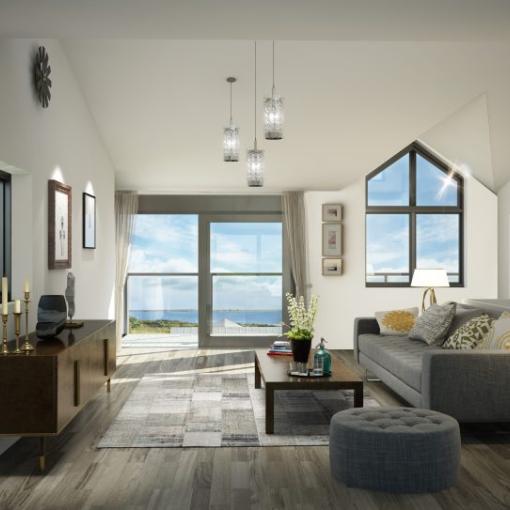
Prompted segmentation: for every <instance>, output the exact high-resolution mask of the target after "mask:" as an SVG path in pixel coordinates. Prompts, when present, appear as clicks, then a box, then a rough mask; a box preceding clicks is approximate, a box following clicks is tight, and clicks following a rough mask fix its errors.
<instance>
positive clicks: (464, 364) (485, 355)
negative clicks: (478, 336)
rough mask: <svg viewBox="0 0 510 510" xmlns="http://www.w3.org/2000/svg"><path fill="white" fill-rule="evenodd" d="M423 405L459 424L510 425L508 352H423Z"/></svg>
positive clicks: (509, 368) (509, 364) (509, 352)
mask: <svg viewBox="0 0 510 510" xmlns="http://www.w3.org/2000/svg"><path fill="white" fill-rule="evenodd" d="M422 402H423V407H425V408H428V409H434V410H435V411H441V412H444V413H446V414H449V415H451V416H453V417H454V418H456V419H457V420H459V421H462V422H510V351H485V350H474V351H455V350H441V351H440V350H438V351H429V352H425V353H424V354H423V371H422Z"/></svg>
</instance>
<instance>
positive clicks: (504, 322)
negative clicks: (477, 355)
mask: <svg viewBox="0 0 510 510" xmlns="http://www.w3.org/2000/svg"><path fill="white" fill-rule="evenodd" d="M477 349H488V350H491V351H499V350H510V312H503V313H502V314H501V315H500V316H499V318H498V319H497V320H495V321H494V322H493V324H492V328H491V330H490V331H489V333H488V334H487V335H486V336H485V338H484V339H483V341H482V342H481V343H479V344H478V345H477Z"/></svg>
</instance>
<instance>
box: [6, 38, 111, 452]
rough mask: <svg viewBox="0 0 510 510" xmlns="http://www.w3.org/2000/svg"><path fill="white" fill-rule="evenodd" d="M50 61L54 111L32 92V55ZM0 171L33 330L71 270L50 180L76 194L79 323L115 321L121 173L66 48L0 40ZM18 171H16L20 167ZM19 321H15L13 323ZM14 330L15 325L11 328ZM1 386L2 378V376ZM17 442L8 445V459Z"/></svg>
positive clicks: (16, 269)
mask: <svg viewBox="0 0 510 510" xmlns="http://www.w3.org/2000/svg"><path fill="white" fill-rule="evenodd" d="M39 44H42V45H44V46H46V48H47V50H48V52H49V55H50V65H51V69H52V73H51V79H52V81H53V87H52V89H51V92H52V100H51V103H50V106H49V108H48V109H43V108H41V107H40V106H39V104H38V103H37V101H36V99H35V97H34V93H33V87H32V70H31V62H32V55H33V53H34V51H35V49H36V48H37V46H38V45H39ZM0 69H1V79H0V169H2V170H6V171H10V172H11V173H13V177H12V189H13V204H12V211H13V219H12V221H13V235H12V243H13V247H12V255H13V257H12V258H13V260H12V270H13V279H12V290H13V295H14V296H15V297H20V296H21V294H22V290H23V287H22V285H23V280H24V279H25V277H28V278H29V279H30V281H31V283H32V289H33V290H32V296H33V303H32V313H31V327H33V326H34V323H35V317H36V314H35V311H36V308H37V301H38V299H39V296H40V295H41V294H50V293H57V294H63V291H64V289H65V285H66V271H65V270H52V271H50V270H48V259H47V242H48V241H47V235H48V229H47V222H48V219H47V218H48V214H47V209H48V201H47V195H48V192H47V186H48V184H47V182H48V179H51V178H56V179H58V180H61V181H63V182H65V183H66V184H69V185H71V186H72V188H73V204H72V205H73V207H72V214H73V221H72V224H73V239H72V247H73V248H72V249H73V267H72V271H73V272H74V273H75V275H76V285H77V294H76V310H77V313H76V317H77V318H84V319H88V318H107V317H108V318H111V317H113V304H112V303H113V299H112V298H113V283H114V274H115V255H114V254H115V231H114V173H113V167H112V164H111V162H110V159H109V157H108V155H107V153H106V151H105V149H104V147H103V145H102V143H101V140H100V139H99V138H98V135H97V132H96V126H95V124H94V122H93V120H92V117H91V115H90V113H89V111H88V109H87V106H86V104H85V102H84V99H83V97H82V94H81V91H80V89H79V87H78V85H77V83H76V81H75V78H74V76H73V73H72V71H71V68H70V66H69V64H68V61H67V58H66V56H65V54H64V52H63V51H62V49H61V46H60V44H59V43H58V42H56V41H52V40H46V41H37V42H35V41H29V40H14V39H3V40H2V39H0ZM13 167H14V168H13ZM84 191H88V192H92V193H94V194H95V195H96V197H97V249H96V250H83V249H82V247H81V246H82V227H81V221H82V192H84ZM11 322H12V321H11ZM11 330H12V324H11ZM0 383H1V374H0ZM12 442H13V440H12V439H11V440H9V441H7V440H4V441H2V440H0V453H1V452H2V451H3V450H4V449H5V448H6V447H8V446H9V445H10V444H11V443H12Z"/></svg>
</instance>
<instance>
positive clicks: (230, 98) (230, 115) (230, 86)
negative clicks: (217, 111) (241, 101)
mask: <svg viewBox="0 0 510 510" xmlns="http://www.w3.org/2000/svg"><path fill="white" fill-rule="evenodd" d="M230 125H232V82H230Z"/></svg>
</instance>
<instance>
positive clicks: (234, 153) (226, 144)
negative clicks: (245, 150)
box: [223, 76, 239, 162]
mask: <svg viewBox="0 0 510 510" xmlns="http://www.w3.org/2000/svg"><path fill="white" fill-rule="evenodd" d="M236 81H237V80H236V78H234V77H233V76H229V77H228V78H227V83H229V84H230V122H229V125H228V126H227V127H226V128H225V129H224V130H223V161H227V162H236V161H239V128H238V127H236V125H235V124H234V122H233V121H232V84H233V83H235V82H236Z"/></svg>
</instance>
